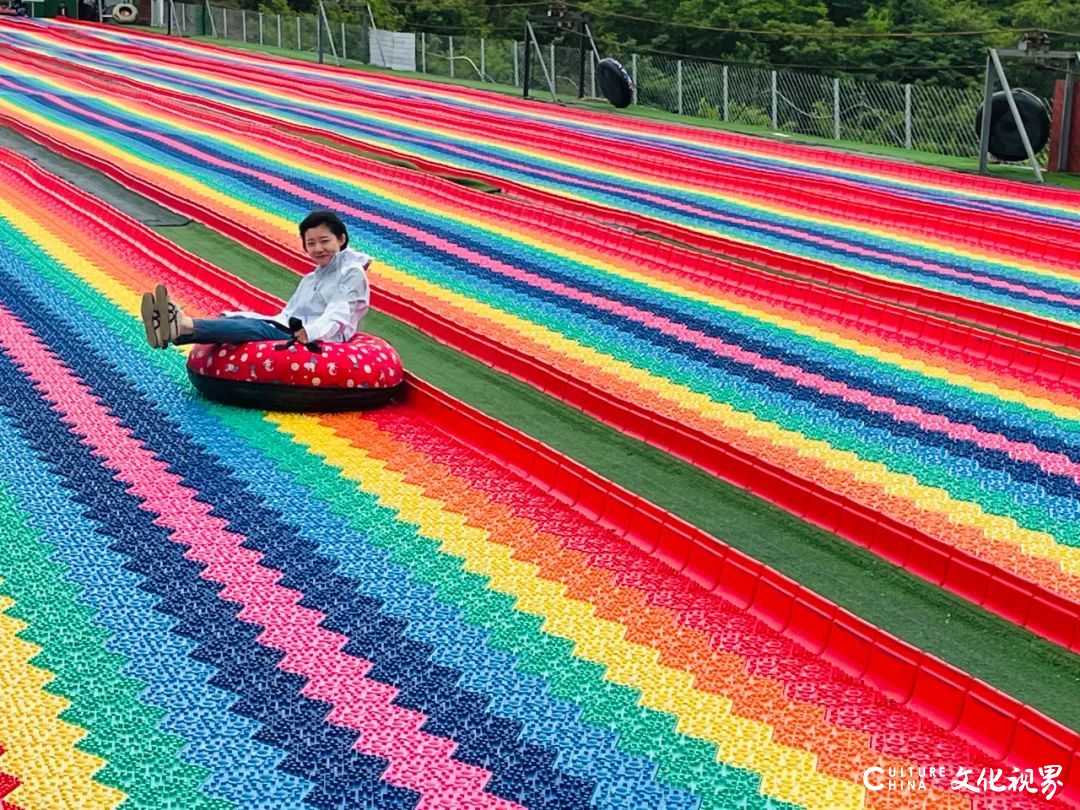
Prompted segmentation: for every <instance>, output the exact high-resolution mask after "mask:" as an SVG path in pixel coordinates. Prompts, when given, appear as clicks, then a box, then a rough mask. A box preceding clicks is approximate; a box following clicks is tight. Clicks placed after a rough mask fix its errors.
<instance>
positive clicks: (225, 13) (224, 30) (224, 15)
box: [221, 8, 229, 39]
mask: <svg viewBox="0 0 1080 810" xmlns="http://www.w3.org/2000/svg"><path fill="white" fill-rule="evenodd" d="M221 38H222V39H228V38H229V10H228V9H226V8H223V9H222V10H221Z"/></svg>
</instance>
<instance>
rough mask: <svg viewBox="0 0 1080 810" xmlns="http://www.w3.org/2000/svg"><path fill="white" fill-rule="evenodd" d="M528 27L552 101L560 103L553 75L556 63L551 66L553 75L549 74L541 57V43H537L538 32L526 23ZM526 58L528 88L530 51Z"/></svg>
mask: <svg viewBox="0 0 1080 810" xmlns="http://www.w3.org/2000/svg"><path fill="white" fill-rule="evenodd" d="M526 25H527V26H528V30H529V36H530V37H531V38H532V44H533V47H534V48H536V58H537V59H539V60H540V67H541V68H543V69H544V78H545V79H547V83H548V90H550V91H551V100H552V101H555V102H558V100H559V96H558V94H557V93H556V92H555V79H554V76H553V73H554V71H555V63H554V62H552V64H551V70H552V73H548V69H547V65H545V64H544V57H543V56H541V52H540V43H539V42H537V41H536V31H534V30H533V27H532V24H531V23H526ZM525 56H526V58H525V83H526V86H528V79H529V72H528V71H529V59H528V51H526V54H525Z"/></svg>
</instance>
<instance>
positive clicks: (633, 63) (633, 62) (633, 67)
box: [630, 53, 638, 105]
mask: <svg viewBox="0 0 1080 810" xmlns="http://www.w3.org/2000/svg"><path fill="white" fill-rule="evenodd" d="M630 78H631V80H633V82H634V90H633V92H632V93H631V99H630V101H631V103H632V104H634V105H636V104H637V88H638V84H637V54H636V53H635V54H631V55H630Z"/></svg>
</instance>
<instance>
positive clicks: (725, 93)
mask: <svg viewBox="0 0 1080 810" xmlns="http://www.w3.org/2000/svg"><path fill="white" fill-rule="evenodd" d="M720 72H721V73H722V74H723V77H724V120H725V121H727V120H728V118H729V116H728V76H727V65H724V69H723V70H722V71H720Z"/></svg>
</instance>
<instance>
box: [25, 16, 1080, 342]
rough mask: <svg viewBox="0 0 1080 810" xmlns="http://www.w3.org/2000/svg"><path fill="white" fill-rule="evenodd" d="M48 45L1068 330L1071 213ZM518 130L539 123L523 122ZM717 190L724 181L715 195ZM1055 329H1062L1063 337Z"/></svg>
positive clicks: (986, 318) (304, 76) (135, 55)
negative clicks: (638, 149) (869, 183)
mask: <svg viewBox="0 0 1080 810" xmlns="http://www.w3.org/2000/svg"><path fill="white" fill-rule="evenodd" d="M65 30H66V29H65ZM12 36H14V35H12ZM110 36H112V35H110ZM53 39H55V40H59V41H62V42H64V43H65V44H64V47H65V48H66V49H68V58H69V59H71V60H72V61H73V62H74V63H76V64H78V65H79V66H80V67H82V66H84V65H85V64H86V63H87V62H89V63H91V64H95V63H96V64H98V65H99V66H104V67H107V68H111V69H112V70H113V71H114V72H119V73H123V74H124V75H125V76H128V75H135V76H140V77H143V78H147V79H149V80H153V81H157V82H158V83H159V84H161V83H164V84H167V85H170V86H171V85H177V86H185V87H188V88H190V89H192V90H194V91H196V94H197V95H198V96H199V97H207V96H209V97H211V98H216V99H218V100H224V101H227V102H228V103H229V104H230V105H238V104H239V105H242V106H244V107H246V108H248V109H252V110H259V111H261V112H262V113H272V114H273V115H274V116H275V117H278V118H281V119H283V120H287V121H289V122H291V125H293V126H305V125H309V126H311V125H314V127H315V128H316V129H317V130H325V134H329V135H330V136H331V137H350V138H359V139H360V140H361V141H362V143H363V144H366V145H373V146H374V147H375V148H382V149H390V150H392V151H394V152H395V153H397V154H399V155H400V156H403V157H409V158H414V159H415V158H419V159H424V160H435V161H437V162H438V163H439V164H442V165H443V166H444V168H445V169H449V170H454V171H459V172H461V171H464V172H475V173H479V174H481V175H486V176H489V177H490V178H491V182H494V183H495V184H499V183H517V184H518V185H527V186H534V187H536V188H537V189H539V190H541V191H542V192H543V193H544V194H545V195H546V199H545V201H546V202H548V203H550V202H552V201H554V202H556V203H558V201H559V200H563V201H564V203H565V205H568V206H572V205H573V204H574V203H580V202H583V201H584V202H588V203H590V204H592V205H594V206H596V207H597V208H598V212H597V213H596V214H595V215H596V216H601V214H600V213H599V210H603V211H604V213H603V214H602V216H605V217H608V218H612V219H614V220H622V221H626V220H627V219H628V218H629V219H630V220H631V224H634V221H635V220H637V222H636V226H637V227H641V228H644V229H650V225H649V224H650V223H653V227H652V228H651V229H652V230H657V231H659V232H661V233H664V234H665V235H666V236H669V237H671V238H678V239H680V240H682V241H688V242H690V243H692V244H696V245H698V246H700V247H704V248H707V249H711V250H717V251H721V252H726V253H731V254H732V255H735V256H737V257H740V258H743V259H746V258H749V257H751V256H752V257H753V260H755V261H758V262H765V263H766V265H767V266H770V267H772V268H773V269H775V270H779V271H783V272H793V271H794V272H798V273H801V274H808V275H809V277H812V278H815V279H817V280H819V281H825V282H827V283H830V284H839V285H842V286H845V287H848V288H851V289H855V290H859V291H862V292H864V293H867V294H872V295H874V296H875V297H885V298H886V299H887V300H893V301H896V302H899V303H903V304H905V305H916V306H919V307H922V308H926V309H930V310H932V311H937V312H941V313H942V314H945V315H949V316H950V317H960V318H965V319H969V320H972V321H974V322H977V323H981V324H984V325H987V326H990V327H993V328H1005V329H1008V330H1012V331H1014V332H1016V333H1018V334H1022V335H1024V336H1026V337H1029V338H1032V339H1043V340H1047V341H1050V342H1054V343H1059V344H1060V343H1066V344H1069V343H1071V342H1072V341H1071V340H1070V335H1071V336H1072V337H1073V338H1075V335H1076V332H1075V324H1076V319H1077V311H1078V309H1077V303H1078V302H1080V281H1078V280H1077V279H1076V278H1075V274H1074V273H1073V271H1072V268H1074V267H1075V264H1076V259H1077V257H1078V256H1080V240H1078V239H1077V233H1078V232H1080V229H1078V228H1077V225H1076V223H1075V222H1066V223H1055V222H1046V223H1042V224H1039V223H1036V222H1033V221H1031V218H1030V216H1029V215H1028V214H1026V213H1022V214H1018V213H1016V212H996V213H995V212H979V211H972V210H969V209H968V208H966V207H964V206H963V205H958V204H957V203H956V201H955V200H953V201H952V202H951V203H950V202H947V201H940V200H938V201H913V200H910V199H906V198H903V197H895V195H894V196H893V197H891V198H889V199H884V198H880V194H879V197H878V198H874V199H864V196H865V195H864V192H863V189H864V188H865V187H866V184H865V183H858V184H851V183H848V184H847V185H844V186H841V187H838V188H834V189H830V188H824V187H822V184H823V183H825V182H826V181H824V180H818V181H815V183H816V184H810V183H809V181H801V180H800V179H799V178H797V177H789V176H786V175H783V174H777V173H776V172H775V171H762V170H761V167H753V166H751V167H745V168H742V169H739V171H735V169H733V168H732V167H729V166H725V165H722V164H719V163H716V162H712V163H709V162H704V163H702V164H701V165H700V166H699V167H697V168H693V167H692V166H691V168H687V158H686V157H685V156H677V155H668V156H667V157H664V155H663V153H660V154H659V156H658V154H657V153H656V151H655V150H654V151H650V152H647V153H645V154H642V155H641V156H639V157H638V156H635V150H630V151H628V150H627V149H626V148H624V147H623V146H620V145H619V144H614V143H612V142H610V141H596V140H594V141H589V140H587V139H588V138H589V137H593V136H589V135H587V134H581V135H577V134H573V133H568V132H566V131H565V129H560V128H559V127H557V126H552V125H541V124H535V125H534V124H531V123H530V122H520V121H517V120H507V118H506V116H495V115H491V114H486V113H485V114H483V115H481V114H480V113H477V112H473V113H472V116H473V117H472V118H470V117H466V116H463V115H462V114H461V112H462V111H460V110H458V109H456V108H454V107H453V105H448V104H445V103H439V102H434V101H428V100H419V101H418V100H416V99H413V98H408V99H402V98H400V97H399V95H400V94H396V93H384V94H381V95H380V94H378V93H374V92H372V91H371V90H369V89H367V86H366V85H364V84H363V81H364V80H362V79H355V80H354V79H352V78H351V77H350V76H346V75H338V74H333V73H328V72H325V71H324V72H322V73H319V72H313V71H312V70H311V69H309V68H306V67H297V68H282V67H280V66H275V63H272V62H266V63H265V64H266V65H269V67H267V68H266V69H263V68H262V65H263V64H264V63H263V62H260V61H257V60H254V59H252V61H251V64H248V65H245V66H243V67H240V66H238V65H233V64H232V63H233V62H235V61H236V60H243V59H248V58H249V57H240V56H230V57H223V56H218V55H216V52H215V51H213V50H209V51H204V52H200V51H198V49H196V52H197V53H202V60H203V61H204V62H205V67H204V69H203V70H202V71H198V70H195V71H192V67H193V65H192V64H191V63H192V60H193V59H194V58H195V55H194V53H193V54H190V55H189V54H186V53H185V54H181V55H178V56H174V57H171V59H172V62H173V63H174V64H172V66H171V67H170V65H169V60H170V57H169V56H168V54H167V53H166V52H165V50H166V47H169V48H171V46H159V45H154V46H153V47H143V46H141V45H132V44H130V43H131V42H134V43H142V42H144V38H141V37H140V38H127V39H125V40H123V41H124V42H125V43H129V44H125V45H118V46H116V47H115V48H113V49H112V50H113V51H114V53H112V54H109V53H98V51H100V50H101V48H102V47H104V46H102V45H101V44H100V43H99V42H94V43H92V44H91V45H87V44H85V43H83V44H81V45H80V43H82V38H81V36H78V37H76V36H73V35H65V34H52V35H51V36H46V35H36V34H34V33H33V30H32V29H31V30H30V31H29V33H27V34H25V35H23V36H22V37H21V41H23V42H24V43H25V42H27V41H31V42H37V43H39V47H41V45H40V43H41V42H45V43H48V42H50V41H51V40H53ZM178 47H181V48H184V49H186V48H187V46H186V45H185V46H178ZM107 50H108V48H107ZM53 52H54V55H55V49H54V51H53ZM207 54H209V56H207ZM147 63H151V64H152V66H151V65H150V64H147ZM290 71H291V72H290ZM293 74H296V75H293ZM350 75H351V74H350ZM320 76H321V77H323V78H322V79H321V80H320V81H315V79H317V78H318V77H320ZM327 77H332V81H330V79H328V78H327ZM300 80H305V82H306V83H305V88H304V91H303V93H299V92H298V91H297V90H296V87H297V85H298V81H300ZM358 83H359V84H360V88H359V89H357V87H356V86H355V85H357V84H358ZM343 95H344V98H342V96H343ZM530 126H531V127H532V129H535V130H536V131H532V130H530V129H525V130H523V127H530ZM523 134H526V135H527V136H528V140H527V146H523V145H522V135H523ZM770 178H771V179H770ZM718 186H724V187H723V188H722V189H721V190H720V191H719V192H718V191H717V190H716V189H717V187H718ZM514 190H515V191H516V190H517V188H516V187H515V189H514ZM640 220H644V221H640ZM860 223H862V224H860ZM762 248H764V250H763V249H762ZM834 265H835V267H834ZM837 267H838V268H840V272H838V271H837V269H836V268H837ZM1018 315H1019V316H1021V317H1017V316H1018ZM1028 321H1030V323H1029V322H1028ZM1062 325H1070V327H1071V329H1070V331H1069V332H1066V333H1064V334H1063V333H1062V332H1061V330H1060V327H1061V326H1062Z"/></svg>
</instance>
